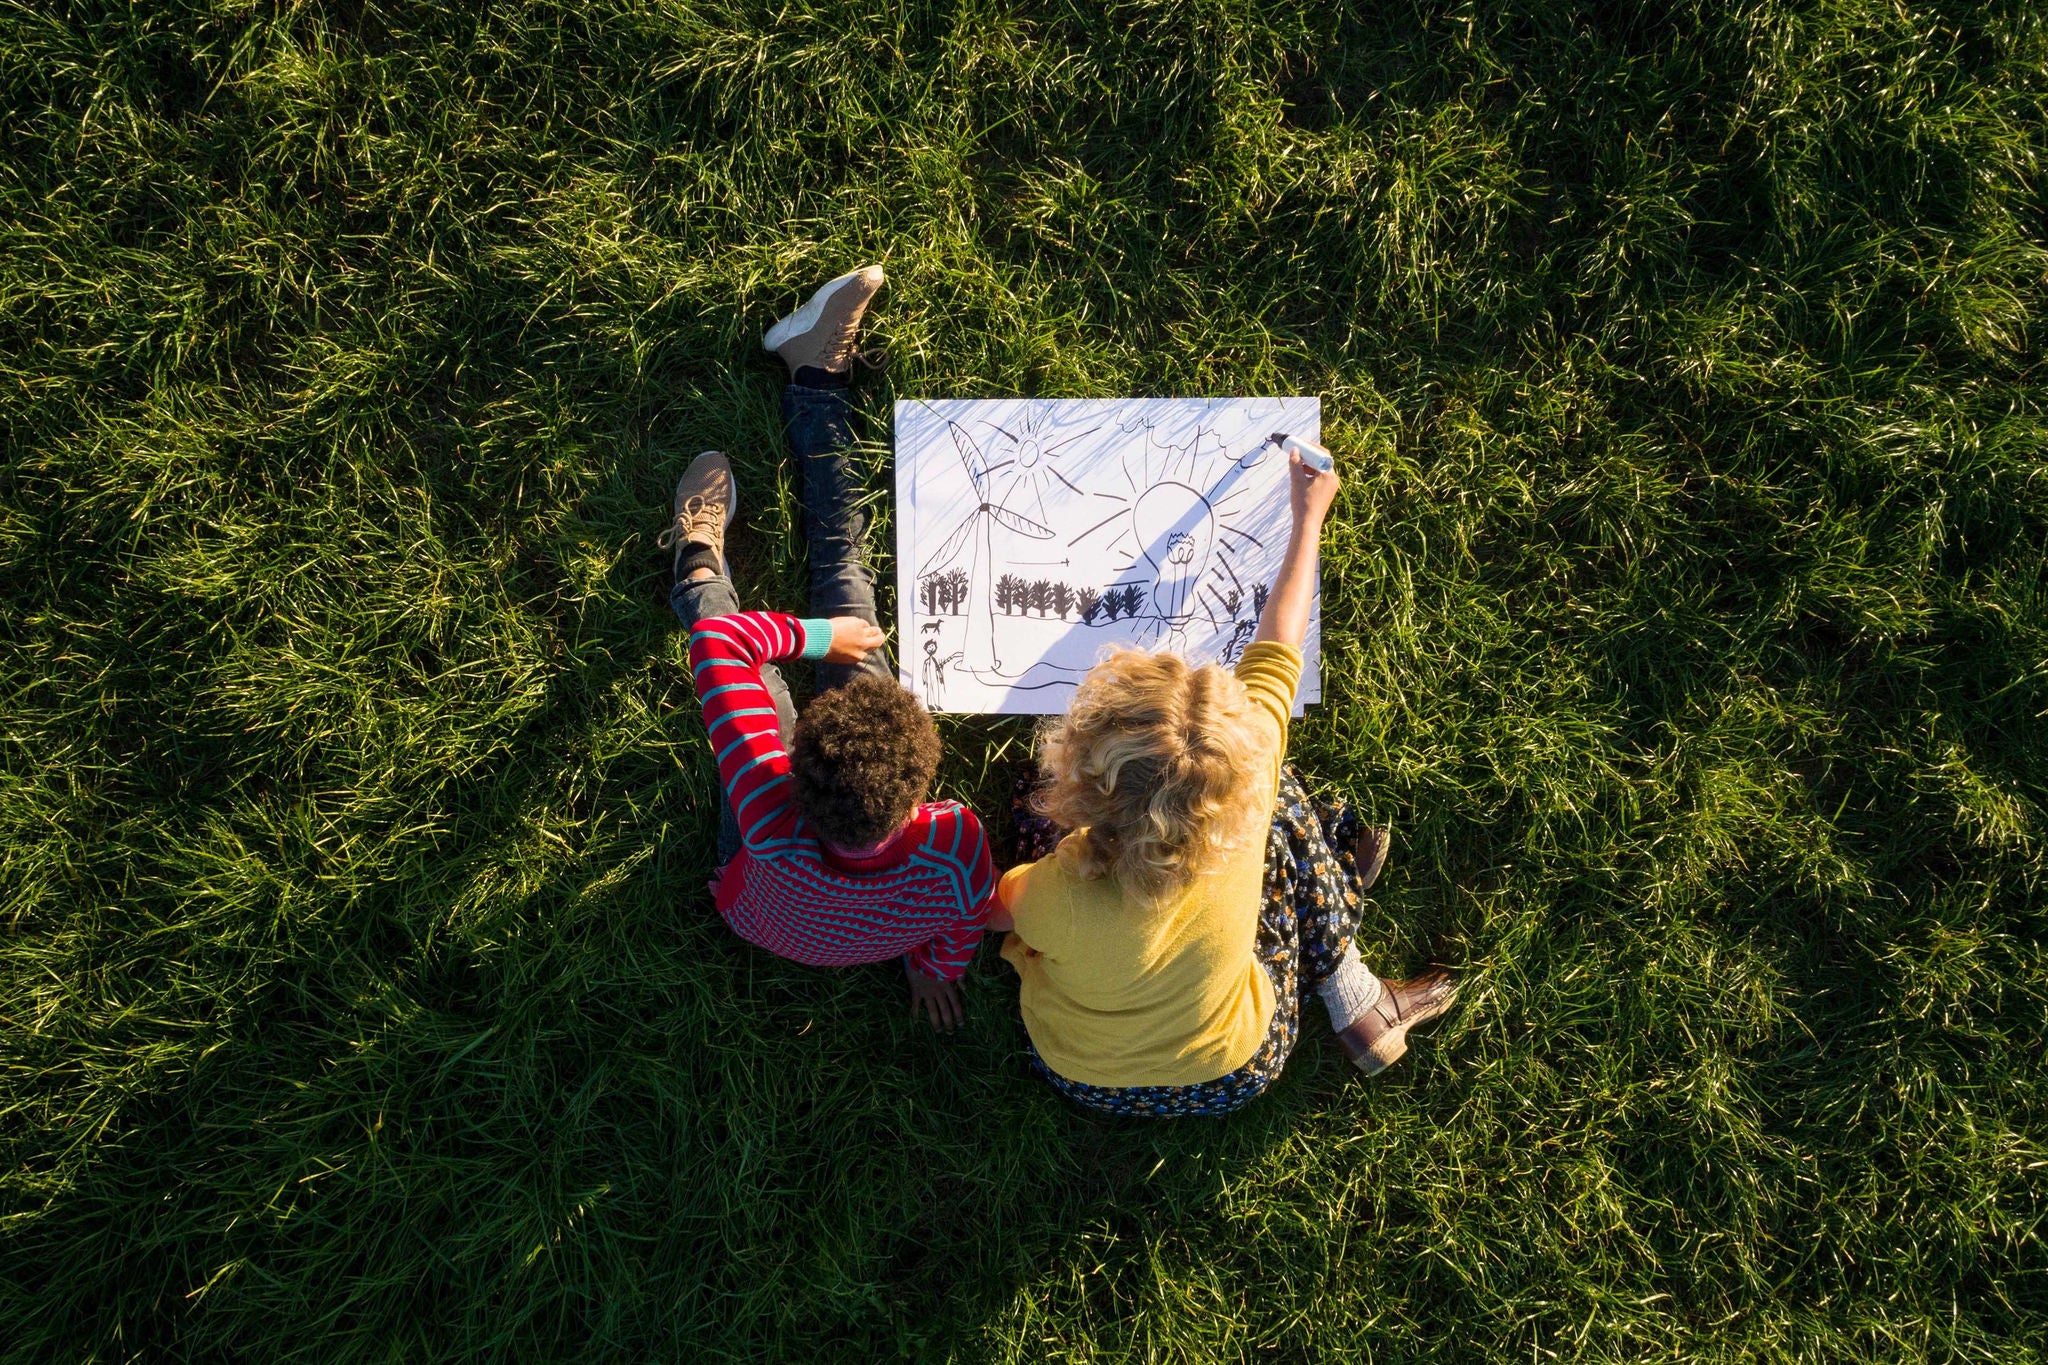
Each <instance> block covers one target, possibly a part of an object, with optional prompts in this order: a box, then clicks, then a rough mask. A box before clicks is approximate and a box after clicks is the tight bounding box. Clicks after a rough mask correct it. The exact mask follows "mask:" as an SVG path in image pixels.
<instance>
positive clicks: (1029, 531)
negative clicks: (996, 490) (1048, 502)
mask: <svg viewBox="0 0 2048 1365" xmlns="http://www.w3.org/2000/svg"><path fill="white" fill-rule="evenodd" d="M985 510H986V511H987V512H988V514H989V515H990V516H992V517H994V518H995V519H996V520H997V521H999V522H1001V523H1002V524H1003V525H1005V526H1007V527H1009V528H1010V529H1011V530H1012V531H1015V532H1016V533H1017V534H1018V535H1020V536H1030V537H1031V538H1032V539H1033V540H1051V539H1052V532H1051V531H1050V530H1048V529H1046V528H1045V527H1043V526H1040V525H1039V524H1038V523H1037V522H1035V521H1033V520H1031V518H1029V517H1020V516H1018V515H1017V514H1016V513H1015V512H1012V511H1011V510H1010V509H1009V508H1007V507H997V506H994V505H993V504H991V505H990V506H989V507H988V508H987V509H985Z"/></svg>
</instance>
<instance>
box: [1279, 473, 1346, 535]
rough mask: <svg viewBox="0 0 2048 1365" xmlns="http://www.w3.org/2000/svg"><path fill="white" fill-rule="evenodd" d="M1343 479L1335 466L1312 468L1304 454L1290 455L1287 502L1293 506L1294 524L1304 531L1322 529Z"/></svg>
mask: <svg viewBox="0 0 2048 1365" xmlns="http://www.w3.org/2000/svg"><path fill="white" fill-rule="evenodd" d="M1339 482H1340V480H1339V479H1338V478H1337V471H1336V470H1335V469H1321V470H1318V469H1311V468H1310V467H1309V466H1307V465H1305V464H1303V463H1302V462H1301V456H1299V455H1289V456H1288V457H1287V501H1288V503H1289V504H1290V505H1291V506H1292V507H1293V508H1294V524H1295V525H1296V526H1298V527H1300V528H1302V529H1303V530H1310V529H1314V530H1321V529H1322V525H1323V518H1324V517H1325V516H1327V515H1328V514H1329V511H1330V504H1331V503H1333V502H1335V501H1336V500H1337V487H1338V484H1339Z"/></svg>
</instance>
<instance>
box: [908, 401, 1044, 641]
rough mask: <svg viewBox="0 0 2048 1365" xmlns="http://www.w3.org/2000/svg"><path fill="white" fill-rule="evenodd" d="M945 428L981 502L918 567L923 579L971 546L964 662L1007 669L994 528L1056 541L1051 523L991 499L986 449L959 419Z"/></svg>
mask: <svg viewBox="0 0 2048 1365" xmlns="http://www.w3.org/2000/svg"><path fill="white" fill-rule="evenodd" d="M946 427H947V429H948V430H950V431H951V432H952V433H953V446H954V448H955V449H956V450H958V451H959V452H960V463H962V464H963V465H965V466H966V467H967V481H968V482H969V483H970V484H972V485H973V487H974V496H975V499H976V506H975V508H974V510H973V511H972V512H970V513H968V514H967V519H966V520H965V521H963V522H961V523H960V525H959V526H958V527H956V528H955V529H954V531H953V534H952V535H950V536H947V537H946V543H945V544H943V545H941V546H939V548H938V551H937V552H936V553H935V554H933V555H932V557H931V558H930V559H927V560H926V561H925V562H924V567H923V568H921V569H919V570H918V571H917V576H918V577H919V578H924V577H926V576H927V575H929V574H933V573H936V572H937V571H939V570H940V569H943V568H945V567H946V566H947V565H948V564H951V563H952V562H953V561H954V560H956V559H958V558H959V557H960V552H961V550H962V549H963V548H966V547H969V546H972V549H973V554H972V557H971V559H970V561H969V566H968V570H967V646H966V648H965V650H963V651H962V653H963V654H964V655H965V658H964V660H963V666H964V667H967V668H970V669H983V670H987V671H994V670H996V669H999V668H1001V667H1002V664H1003V661H1002V659H1001V658H1000V657H998V656H997V654H996V606H995V593H994V591H993V589H992V588H991V586H990V583H991V580H992V579H993V577H994V572H995V555H994V550H993V546H992V545H991V543H990V535H991V530H992V528H993V527H994V526H995V525H998V524H1000V525H1001V526H1002V527H1003V528H1004V529H1005V530H1008V531H1013V532H1015V533H1016V534H1017V535H1020V536H1025V537H1027V538H1029V539H1031V540H1051V539H1052V537H1053V533H1052V530H1051V528H1050V527H1046V526H1041V525H1039V524H1038V523H1037V522H1035V521H1033V520H1031V519H1030V518H1029V517H1021V516H1018V515H1017V514H1016V513H1015V512H1012V511H1011V510H1010V509H1009V508H1007V507H1001V506H998V505H997V504H995V503H992V502H990V501H989V481H988V476H989V468H988V461H987V460H986V459H985V458H983V456H982V453H981V448H980V447H979V446H977V445H976V444H975V443H974V438H973V437H972V436H969V435H968V434H967V431H966V429H965V428H964V427H962V426H961V425H960V424H959V423H958V422H950V421H949V422H947V423H946Z"/></svg>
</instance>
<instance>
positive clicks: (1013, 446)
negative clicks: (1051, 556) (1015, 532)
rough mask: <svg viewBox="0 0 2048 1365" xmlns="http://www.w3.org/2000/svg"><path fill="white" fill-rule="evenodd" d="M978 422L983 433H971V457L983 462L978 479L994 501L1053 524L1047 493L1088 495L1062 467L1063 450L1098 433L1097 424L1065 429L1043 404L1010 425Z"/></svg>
mask: <svg viewBox="0 0 2048 1365" xmlns="http://www.w3.org/2000/svg"><path fill="white" fill-rule="evenodd" d="M975 425H976V426H978V427H980V428H982V429H983V430H982V432H981V434H980V435H979V436H975V435H972V434H969V436H968V437H967V439H968V440H969V441H970V442H972V444H973V446H974V452H975V453H974V455H973V456H972V457H970V458H971V459H972V460H973V461H974V462H976V463H978V464H979V465H980V471H981V477H980V479H979V480H978V481H977V483H978V485H979V487H980V488H981V489H982V490H983V493H984V497H985V498H986V500H987V501H988V502H989V503H991V504H993V505H994V506H997V507H1002V508H1007V509H1008V510H1010V511H1012V512H1016V513H1019V514H1021V515H1023V516H1027V517H1030V518H1032V519H1033V520H1035V521H1039V522H1044V523H1047V524H1050V522H1051V517H1050V515H1049V514H1048V513H1047V511H1046V505H1045V499H1046V495H1047V494H1052V495H1053V499H1054V502H1055V503H1057V502H1058V500H1059V495H1060V494H1061V493H1062V492H1069V493H1072V494H1073V495H1074V496H1076V497H1082V496H1085V495H1084V494H1083V493H1082V492H1081V490H1080V489H1079V488H1077V487H1075V486H1074V483H1073V481H1072V480H1070V479H1068V478H1067V477H1066V476H1065V475H1063V474H1062V473H1060V455H1061V452H1063V451H1064V450H1066V448H1067V447H1068V446H1071V445H1073V444H1074V443H1075V442H1076V441H1079V440H1082V439H1083V438H1085V437H1088V436H1092V435H1094V434H1095V431H1096V428H1094V427H1092V426H1091V427H1088V428H1086V429H1085V430H1082V431H1075V432H1063V431H1061V430H1060V429H1059V424H1058V423H1057V422H1056V421H1055V420H1054V419H1053V417H1052V415H1051V414H1050V413H1049V412H1047V411H1046V410H1045V409H1044V408H1043V407H1033V408H1031V409H1030V410H1029V411H1027V412H1026V413H1025V414H1024V417H1023V419H1022V420H1021V421H1016V422H1012V423H1010V424H1008V425H998V424H997V423H994V422H977V423H975Z"/></svg>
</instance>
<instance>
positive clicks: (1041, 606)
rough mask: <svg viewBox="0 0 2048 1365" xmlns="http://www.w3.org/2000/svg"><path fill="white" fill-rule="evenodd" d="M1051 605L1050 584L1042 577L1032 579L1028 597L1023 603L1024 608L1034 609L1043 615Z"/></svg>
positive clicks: (1027, 609)
mask: <svg viewBox="0 0 2048 1365" xmlns="http://www.w3.org/2000/svg"><path fill="white" fill-rule="evenodd" d="M1051 607H1052V584H1050V583H1048V582H1046V581H1045V580H1044V579H1043V578H1040V579H1036V580H1034V581H1033V582H1032V584H1031V588H1030V594H1029V599H1028V601H1027V602H1026V604H1025V610H1026V611H1035V612H1037V613H1038V614H1039V615H1040V616H1043V615H1045V613H1046V612H1047V611H1049V610H1050V609H1051Z"/></svg>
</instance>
